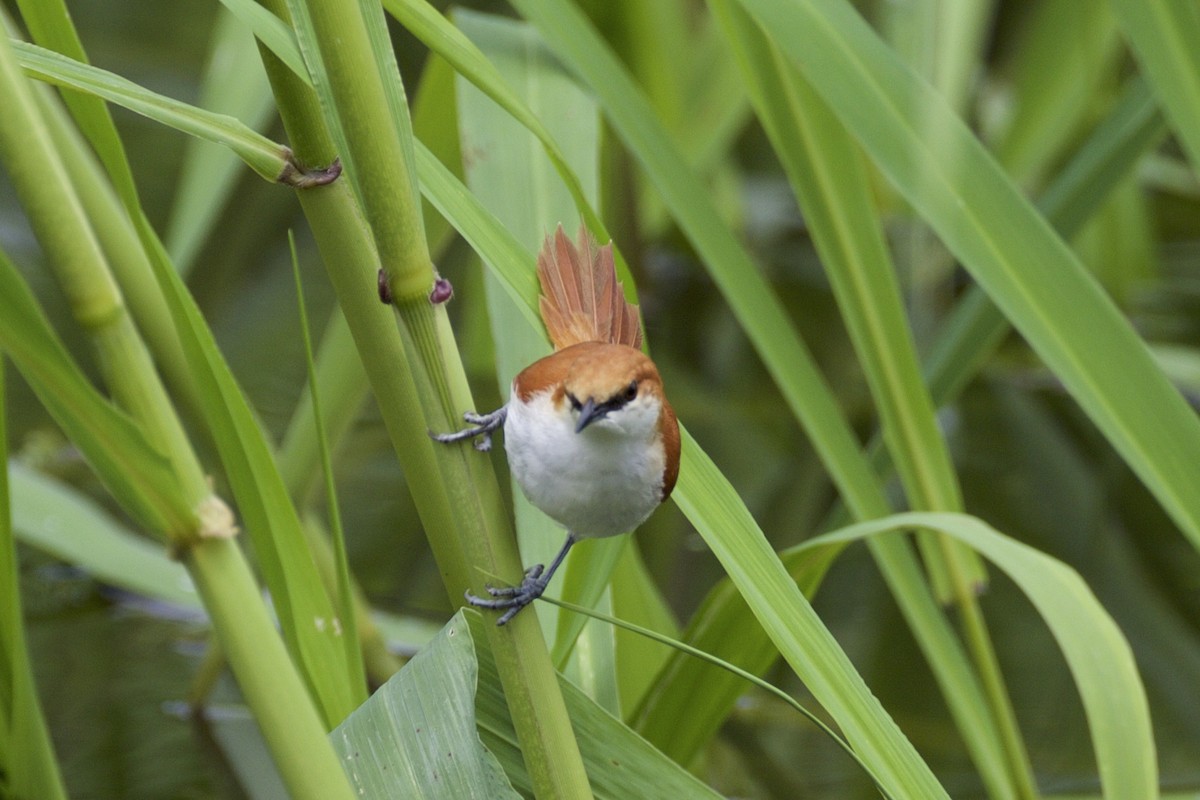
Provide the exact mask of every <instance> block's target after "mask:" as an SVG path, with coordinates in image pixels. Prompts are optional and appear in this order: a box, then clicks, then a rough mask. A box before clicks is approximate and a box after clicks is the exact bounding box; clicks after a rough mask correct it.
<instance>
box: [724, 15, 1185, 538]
mask: <svg viewBox="0 0 1200 800" xmlns="http://www.w3.org/2000/svg"><path fill="white" fill-rule="evenodd" d="M739 2H742V4H743V5H744V6H745V7H746V8H747V9H748V10H749V11H750V12H751V14H752V15H753V16H755V18H756V19H757V20H758V21H759V23H760V24H761V25H762V26H763V27H764V28H765V29H767V30H768V31H770V32H771V34H772V36H773V38H774V39H775V41H776V42H777V43H778V44H779V46H780V48H781V49H782V50H783V51H784V52H785V53H786V54H787V55H788V57H789V58H790V59H792V60H793V62H794V63H795V64H796V65H797V66H799V68H800V70H801V72H803V73H804V75H805V77H806V78H808V80H809V81H810V82H811V83H812V84H813V85H814V86H815V87H816V89H817V91H818V92H820V93H821V95H822V96H823V97H824V99H825V101H826V102H827V103H829V105H830V107H832V108H833V109H834V111H835V112H836V113H837V114H838V116H839V117H840V119H841V120H842V123H843V124H844V125H846V127H847V128H848V129H849V130H850V131H851V132H852V133H853V134H854V135H855V136H857V137H858V138H859V141H860V142H861V144H862V145H863V147H864V149H865V150H866V151H867V153H868V154H870V156H871V157H872V158H873V159H874V160H875V162H876V163H877V164H878V165H879V167H880V169H882V170H883V172H884V173H885V174H886V175H887V176H888V177H889V178H890V179H891V181H892V182H893V183H894V184H895V186H896V187H897V189H898V190H899V191H900V192H902V193H903V194H904V195H905V197H906V198H907V199H908V201H909V202H910V203H911V204H912V205H913V206H914V207H915V208H916V209H917V210H918V211H919V212H920V213H921V214H922V216H923V217H924V218H925V219H926V221H927V222H928V223H929V224H930V225H931V226H932V227H933V229H934V230H935V231H936V232H937V233H938V235H939V236H940V237H941V238H942V240H943V241H944V242H945V244H946V246H947V247H948V248H949V249H950V250H951V251H952V252H953V253H954V254H955V255H956V256H957V257H958V258H959V260H960V261H961V262H962V264H963V266H965V267H966V268H967V269H968V270H969V271H970V272H971V274H972V275H973V276H974V277H975V279H976V280H977V281H978V282H979V283H980V284H981V285H982V286H983V287H984V289H985V290H987V292H988V294H989V295H990V296H991V298H992V300H993V301H994V302H995V303H996V304H997V305H998V306H999V307H1000V308H1001V310H1003V311H1004V314H1005V316H1007V317H1008V318H1009V320H1010V321H1011V322H1012V323H1013V325H1014V327H1016V328H1017V330H1018V331H1020V332H1021V334H1022V335H1023V336H1024V337H1025V339H1026V341H1028V342H1029V344H1030V346H1031V347H1033V349H1034V350H1035V351H1036V352H1037V353H1038V355H1040V356H1041V357H1042V359H1043V360H1044V361H1045V362H1046V364H1047V366H1049V367H1050V369H1051V370H1052V371H1053V372H1054V373H1055V375H1057V376H1058V378H1059V379H1060V380H1061V381H1062V382H1063V384H1064V385H1065V386H1066V388H1067V390H1068V391H1069V392H1070V393H1071V394H1072V396H1073V397H1074V398H1075V400H1076V401H1077V402H1078V403H1079V404H1080V406H1081V407H1082V408H1083V409H1084V411H1085V412H1086V413H1087V414H1088V416H1089V417H1091V419H1092V421H1093V422H1094V423H1095V424H1096V425H1097V427H1098V428H1099V429H1100V430H1101V431H1102V432H1103V433H1104V435H1105V437H1106V438H1107V439H1108V440H1109V441H1110V442H1111V443H1112V444H1113V446H1114V447H1115V448H1116V449H1117V451H1118V452H1119V453H1121V455H1122V457H1123V458H1124V459H1125V461H1126V462H1127V463H1128V464H1129V465H1130V467H1131V468H1132V469H1133V470H1134V471H1135V472H1136V473H1137V474H1138V476H1139V477H1140V478H1141V479H1142V481H1143V482H1144V483H1145V485H1146V487H1147V488H1148V489H1149V490H1150V491H1151V492H1152V493H1153V494H1154V495H1155V497H1156V498H1158V501H1159V502H1160V503H1161V504H1162V505H1163V507H1164V508H1165V509H1166V510H1167V512H1168V513H1169V514H1170V515H1171V516H1172V518H1173V519H1174V520H1175V522H1176V523H1177V524H1178V525H1179V526H1180V528H1181V529H1182V530H1183V532H1184V533H1185V534H1186V535H1187V536H1188V537H1189V538H1190V539H1191V540H1192V543H1193V545H1194V546H1198V547H1200V495H1198V494H1197V493H1196V491H1195V487H1196V486H1197V485H1200V458H1197V457H1196V455H1197V454H1198V453H1200V421H1198V420H1197V419H1196V416H1195V414H1194V412H1193V411H1192V410H1191V409H1190V408H1189V407H1188V405H1187V403H1186V402H1185V401H1184V400H1183V398H1182V397H1181V396H1180V395H1179V392H1178V391H1177V390H1176V389H1175V388H1174V387H1173V386H1171V384H1170V382H1169V381H1167V379H1166V378H1165V377H1164V376H1163V374H1162V371H1161V370H1159V369H1158V367H1157V366H1156V365H1155V364H1154V362H1153V360H1152V359H1151V357H1150V355H1149V352H1148V351H1147V349H1146V346H1145V344H1144V343H1143V342H1142V341H1141V340H1140V339H1139V338H1138V337H1137V335H1136V334H1135V333H1134V331H1133V330H1132V328H1131V327H1130V326H1129V324H1128V322H1126V321H1125V320H1124V319H1123V318H1122V316H1121V314H1120V313H1119V311H1118V310H1117V309H1116V307H1115V306H1114V305H1113V303H1112V301H1111V300H1110V299H1109V298H1108V297H1107V295H1105V294H1104V293H1103V291H1102V290H1101V289H1100V287H1099V285H1098V284H1097V283H1096V281H1095V280H1094V279H1093V278H1092V277H1091V276H1090V275H1089V274H1088V273H1087V271H1086V269H1085V268H1084V267H1083V265H1082V264H1080V263H1079V261H1078V259H1077V258H1076V257H1075V256H1074V254H1073V253H1072V252H1071V251H1070V249H1069V248H1068V247H1067V246H1066V244H1064V243H1063V241H1062V240H1061V239H1060V238H1059V237H1058V236H1057V235H1055V233H1054V231H1053V230H1052V229H1051V228H1050V226H1049V224H1048V223H1047V222H1046V220H1045V219H1044V218H1043V217H1041V216H1040V215H1039V214H1038V213H1037V212H1036V211H1035V210H1034V209H1033V207H1032V206H1031V205H1030V204H1029V203H1028V202H1027V201H1026V200H1025V199H1024V198H1023V197H1022V196H1021V194H1020V192H1018V191H1017V189H1016V187H1014V186H1013V184H1012V183H1011V182H1010V181H1009V180H1008V179H1007V178H1006V177H1005V176H1004V174H1003V172H1002V171H1001V170H1000V168H999V167H998V166H997V164H996V163H995V161H993V160H992V158H991V157H990V156H989V155H988V154H987V152H986V151H985V150H984V149H983V147H982V146H981V145H980V144H979V142H978V141H977V140H976V139H975V137H974V136H973V135H972V134H971V132H970V131H969V130H968V129H967V128H966V127H965V126H964V125H962V123H961V122H960V121H958V120H957V118H955V117H954V115H953V112H951V111H950V110H949V109H948V108H946V106H945V104H944V102H943V101H942V100H941V99H940V98H939V97H938V96H937V95H936V93H935V92H934V91H933V90H932V89H931V88H930V87H929V86H928V85H927V84H925V83H924V82H922V81H921V80H920V79H919V78H917V77H916V76H915V75H913V74H912V72H911V71H909V70H908V69H907V68H906V67H905V66H904V65H903V64H902V63H901V62H900V61H899V59H897V58H896V56H895V54H894V53H892V52H891V51H890V50H888V49H887V47H886V46H885V45H884V44H883V43H882V42H881V41H880V40H879V38H878V37H877V36H876V35H875V33H874V32H873V31H872V30H871V29H870V28H869V27H868V26H867V25H866V23H865V22H864V21H863V20H862V19H861V18H860V17H859V16H858V15H857V14H856V13H855V12H854V10H853V9H852V8H851V7H850V6H849V4H846V3H841V2H838V3H824V4H817V3H814V2H811V1H810V0H793V1H792V2H786V3H781V2H774V1H773V0H739ZM918 112H919V114H920V115H926V116H928V115H932V116H936V117H944V120H943V123H944V125H945V130H946V131H947V136H948V137H950V144H951V146H950V147H949V148H938V149H937V150H933V149H930V147H929V143H928V142H927V141H925V140H924V139H923V138H922V137H921V135H920V131H921V125H922V124H923V123H922V121H921V120H920V119H918V118H917V116H916V115H917V114H918ZM947 152H949V153H952V154H955V155H956V156H957V157H956V158H946V153H947Z"/></svg>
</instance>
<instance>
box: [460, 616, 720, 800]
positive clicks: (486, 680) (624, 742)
mask: <svg viewBox="0 0 1200 800" xmlns="http://www.w3.org/2000/svg"><path fill="white" fill-rule="evenodd" d="M463 616H465V619H466V621H467V622H468V623H469V624H470V628H471V633H472V637H473V638H474V640H475V643H476V655H477V657H478V660H479V693H478V695H477V696H476V701H475V702H476V714H477V715H478V719H479V722H480V728H479V733H480V736H481V738H482V739H483V743H484V745H486V746H487V748H488V749H489V750H491V751H492V753H493V754H494V755H495V756H496V758H498V759H499V761H500V763H501V765H503V767H504V770H505V772H506V773H507V774H508V777H509V780H510V781H512V783H513V785H514V786H515V787H516V788H517V789H518V790H519V791H521V792H522V793H525V794H528V793H530V791H531V789H532V786H531V784H530V782H529V778H528V776H527V775H526V773H525V765H524V761H523V759H522V757H521V751H520V750H519V748H518V746H517V741H516V735H515V732H514V730H513V727H512V722H511V720H510V719H509V715H508V708H507V705H506V703H505V700H504V695H503V694H501V692H500V681H499V676H498V675H497V673H496V665H495V661H494V659H493V655H492V653H491V651H490V650H489V649H488V647H487V644H486V642H487V639H486V637H485V636H484V635H483V626H484V625H486V624H488V623H487V620H485V619H484V618H483V617H482V616H481V615H479V614H478V613H476V612H474V611H469V612H465V614H464V615H463ZM559 684H560V686H561V687H562V692H563V699H564V700H565V701H566V703H567V709H568V711H569V713H570V717H571V725H572V727H573V729H574V731H575V738H576V739H577V740H578V742H579V749H580V752H581V754H582V755H583V763H584V766H585V767H586V769H587V774H588V780H589V782H590V783H591V789H592V792H593V794H594V795H595V797H596V798H597V800H628V798H632V797H637V798H646V799H647V800H678V798H685V797H686V798H716V797H718V796H719V795H717V793H715V792H714V791H713V790H712V789H710V788H708V787H707V786H705V785H704V784H703V783H701V782H700V780H698V779H697V778H696V777H695V776H693V775H691V774H690V773H689V772H688V771H687V770H685V769H683V768H682V767H681V766H679V765H678V764H676V763H675V762H673V761H671V760H670V759H669V758H667V757H665V756H664V755H663V754H662V753H660V752H658V751H657V750H655V749H654V748H653V747H652V746H651V745H649V744H648V743H647V742H646V740H644V739H642V738H641V737H640V736H638V735H637V734H636V733H634V732H633V731H631V730H630V729H629V728H628V727H626V726H625V725H623V724H622V723H621V722H620V721H619V720H617V719H616V718H614V717H613V716H612V715H611V714H609V713H608V712H607V711H605V710H604V709H603V708H601V707H600V706H599V705H598V704H596V703H595V702H593V701H592V700H591V699H590V698H588V697H587V695H585V694H584V693H583V692H581V691H580V690H579V689H578V688H577V687H575V686H574V685H573V684H572V683H571V682H570V681H568V680H566V679H565V678H563V677H561V676H560V677H559Z"/></svg>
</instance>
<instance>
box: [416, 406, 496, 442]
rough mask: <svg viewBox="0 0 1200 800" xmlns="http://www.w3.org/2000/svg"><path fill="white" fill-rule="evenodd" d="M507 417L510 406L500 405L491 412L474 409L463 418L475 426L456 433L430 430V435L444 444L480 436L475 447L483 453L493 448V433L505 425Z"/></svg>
mask: <svg viewBox="0 0 1200 800" xmlns="http://www.w3.org/2000/svg"><path fill="white" fill-rule="evenodd" d="M507 417H508V406H500V408H498V409H496V410H495V411H493V412H492V413H490V414H476V413H475V412H473V411H468V412H467V413H465V414H463V419H464V420H466V421H467V422H468V423H469V424H471V425H472V426H473V427H470V428H464V429H463V430H461V431H456V432H454V433H434V432H433V431H430V432H429V435H430V437H432V438H433V440H434V441H435V442H441V443H443V444H451V443H453V442H461V441H464V440H466V439H474V438H475V437H479V439H478V441H476V442H475V449H476V450H478V451H480V452H481V453H486V452H487V451H488V450H491V449H492V433H493V432H494V431H496V430H497V429H499V428H502V427H504V420H505V419H506V418H507Z"/></svg>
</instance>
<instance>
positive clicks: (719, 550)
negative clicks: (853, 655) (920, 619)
mask: <svg viewBox="0 0 1200 800" xmlns="http://www.w3.org/2000/svg"><path fill="white" fill-rule="evenodd" d="M676 493H677V494H676V496H677V498H678V499H677V501H676V502H677V503H678V504H679V507H680V508H681V509H682V510H683V512H684V513H685V514H687V516H688V519H689V520H691V521H692V523H693V524H694V525H696V527H697V529H698V530H699V531H700V533H701V534H702V535H703V536H704V540H705V541H706V542H707V543H708V545H709V547H710V548H712V551H713V554H714V555H715V556H716V557H717V558H718V559H719V560H720V562H721V565H722V566H724V567H725V571H726V572H727V573H728V574H729V578H730V580H731V581H732V582H733V584H734V586H736V587H737V589H738V592H739V593H740V594H741V596H742V597H743V598H745V600H746V602H747V604H749V606H750V607H751V609H753V610H754V614H755V617H756V618H757V619H758V621H759V623H760V624H761V625H762V626H763V628H764V629H765V630H766V631H767V634H768V635H769V636H770V637H771V641H772V642H774V643H775V646H776V647H777V648H778V649H779V652H780V654H781V655H782V656H783V657H784V659H785V660H786V661H787V662H788V663H789V664H790V665H791V666H792V669H794V670H795V672H796V674H797V675H798V676H799V677H800V679H801V680H802V681H803V682H804V684H805V686H806V687H807V688H808V690H809V691H810V692H811V693H812V695H813V697H814V698H816V700H817V702H819V703H820V704H821V705H822V706H824V707H825V709H826V710H827V711H828V712H829V714H830V716H832V717H833V719H834V720H835V721H836V722H837V723H838V725H839V726H840V727H841V729H842V733H843V735H844V736H845V737H846V739H847V741H849V742H850V744H851V746H852V747H853V748H854V750H855V752H857V753H858V754H859V756H860V757H861V758H862V760H863V761H864V762H865V763H866V764H867V765H868V767H869V768H870V770H871V771H872V772H874V773H875V774H876V775H877V776H878V778H879V780H880V783H881V785H882V786H883V788H884V789H885V790H886V791H887V792H888V793H890V794H892V795H894V796H896V797H930V798H932V797H945V796H947V795H946V793H945V790H944V789H943V788H942V787H941V785H940V784H938V782H937V780H936V779H935V778H934V777H933V774H932V773H931V772H930V771H929V768H928V767H927V766H926V765H925V763H924V762H923V761H922V760H921V758H920V756H919V755H917V752H916V750H914V749H913V747H912V745H911V744H910V743H909V742H908V740H907V739H906V738H905V737H904V734H903V733H901V731H900V729H899V728H897V727H896V725H895V723H894V722H893V721H892V719H891V717H889V716H888V714H887V712H886V711H884V709H883V707H882V706H880V705H879V701H878V700H876V699H875V697H874V695H872V694H871V692H870V690H869V689H868V688H867V687H866V685H865V684H864V683H863V681H862V678H861V677H859V675H858V673H857V672H856V671H855V669H854V666H853V665H852V664H851V663H850V661H849V659H848V658H847V657H846V654H845V653H844V652H843V651H842V649H841V648H840V647H839V646H838V644H837V642H836V641H835V640H834V638H833V636H832V634H830V633H829V631H828V630H827V629H826V628H825V627H824V625H823V624H822V623H821V621H820V619H818V618H817V616H816V612H814V611H813V609H812V606H810V605H809V604H808V601H807V600H805V599H804V596H803V595H802V594H801V593H800V589H799V588H798V587H797V586H796V582H795V581H794V580H793V579H792V577H791V576H790V575H789V574H788V573H787V571H786V570H785V569H784V567H783V565H782V564H781V563H780V561H779V557H778V556H777V555H776V554H775V552H774V551H773V550H772V549H771V546H770V544H769V543H768V542H767V540H766V538H765V537H764V536H763V533H762V531H761V530H760V529H759V528H758V525H757V524H756V523H755V522H754V519H753V518H752V517H751V516H750V513H749V511H747V510H746V508H745V506H744V505H742V503H741V500H740V499H739V498H738V497H737V494H736V493H735V492H734V490H733V487H732V486H730V484H729V482H728V481H727V480H726V479H725V478H724V476H722V475H721V473H720V472H719V471H718V470H717V468H716V465H715V464H713V463H712V461H711V460H710V459H709V458H708V456H706V455H705V454H704V453H703V451H701V450H700V448H699V447H697V446H696V444H695V442H694V441H693V440H692V438H691V437H690V436H688V435H687V434H686V433H685V435H684V438H683V458H682V459H681V463H680V469H679V484H678V487H677V489H676Z"/></svg>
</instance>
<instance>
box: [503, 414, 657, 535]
mask: <svg viewBox="0 0 1200 800" xmlns="http://www.w3.org/2000/svg"><path fill="white" fill-rule="evenodd" d="M564 405H565V404H564ZM659 406H660V404H659V401H658V400H657V399H656V398H653V397H638V398H637V399H635V400H634V401H633V402H631V403H629V404H628V405H627V406H625V407H624V408H622V409H620V410H619V411H615V412H613V413H611V414H610V415H609V416H608V417H606V418H605V419H601V420H597V421H596V422H594V423H592V424H591V425H589V426H588V427H586V428H584V429H583V431H582V432H580V433H576V432H575V419H574V417H573V415H572V414H571V413H570V411H569V410H567V409H566V408H564V409H562V410H558V409H556V408H555V407H554V404H553V403H552V402H551V399H550V392H549V391H546V392H542V393H540V394H537V395H534V396H533V397H531V398H530V399H529V401H528V402H523V401H522V400H521V399H520V398H519V397H518V396H517V395H516V393H515V392H514V393H513V396H512V398H511V399H510V400H509V404H508V419H507V420H506V422H505V425H504V447H505V450H506V451H507V453H508V463H509V467H510V468H511V469H512V473H513V477H515V478H516V479H517V483H519V484H520V486H521V489H522V490H523V491H524V492H525V496H526V497H528V498H529V501H530V502H531V503H533V504H534V505H535V506H537V507H538V508H539V509H541V510H542V511H543V512H544V513H546V514H547V515H548V516H550V517H551V518H552V519H554V520H556V521H557V522H559V523H560V524H562V525H563V526H564V527H566V529H567V530H568V531H570V532H571V533H573V534H574V535H575V536H577V537H598V536H615V535H616V534H618V533H626V532H628V531H631V530H633V529H634V528H636V527H637V526H638V525H640V524H641V523H642V522H644V521H645V519H646V517H648V516H650V512H652V511H653V510H654V509H655V508H656V507H657V506H658V504H659V502H660V501H661V499H662V486H663V469H664V467H665V459H666V456H665V451H664V450H663V446H662V441H661V437H660V436H659V434H658V429H657V422H658V415H659V411H660V407H659Z"/></svg>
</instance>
